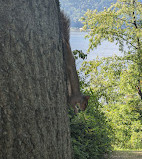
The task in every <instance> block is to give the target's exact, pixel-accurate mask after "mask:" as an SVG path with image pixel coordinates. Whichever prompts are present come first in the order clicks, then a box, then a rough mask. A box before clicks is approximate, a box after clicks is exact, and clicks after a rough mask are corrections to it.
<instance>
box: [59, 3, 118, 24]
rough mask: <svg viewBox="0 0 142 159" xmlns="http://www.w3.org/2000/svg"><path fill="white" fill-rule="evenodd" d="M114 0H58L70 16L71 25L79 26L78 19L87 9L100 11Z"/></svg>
mask: <svg viewBox="0 0 142 159" xmlns="http://www.w3.org/2000/svg"><path fill="white" fill-rule="evenodd" d="M115 2H116V0H78V1H74V0H60V5H61V8H62V9H63V10H64V11H65V12H66V13H67V14H68V15H69V16H70V18H71V26H72V27H81V26H82V24H81V22H79V21H78V20H79V19H80V18H81V17H82V16H83V15H84V13H85V12H86V11H87V9H91V10H94V9H97V10H98V11H101V10H103V9H104V7H106V8H108V7H110V5H111V3H115Z"/></svg>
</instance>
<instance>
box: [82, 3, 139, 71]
mask: <svg viewBox="0 0 142 159" xmlns="http://www.w3.org/2000/svg"><path fill="white" fill-rule="evenodd" d="M82 21H84V22H83V23H84V29H88V28H89V29H91V31H90V32H89V34H88V35H87V36H86V37H88V38H89V40H90V46H89V50H90V49H93V48H94V47H97V46H98V45H99V44H101V42H102V41H103V40H108V41H110V42H116V44H117V43H118V44H119V49H120V50H121V51H124V50H125V48H124V44H127V59H129V60H132V61H134V62H136V61H137V62H138V60H139V64H140V63H141V61H142V28H141V22H142V4H141V2H138V1H137V0H127V1H126V0H118V1H117V3H115V4H113V5H111V7H109V8H108V9H104V11H101V12H98V11H97V10H93V11H92V10H88V11H87V12H86V14H85V15H84V17H83V18H82ZM125 51H126V50H125ZM141 69H142V68H141Z"/></svg>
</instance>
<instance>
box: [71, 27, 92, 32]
mask: <svg viewBox="0 0 142 159" xmlns="http://www.w3.org/2000/svg"><path fill="white" fill-rule="evenodd" d="M70 31H71V32H89V31H90V29H88V30H83V28H74V27H71V28H70Z"/></svg>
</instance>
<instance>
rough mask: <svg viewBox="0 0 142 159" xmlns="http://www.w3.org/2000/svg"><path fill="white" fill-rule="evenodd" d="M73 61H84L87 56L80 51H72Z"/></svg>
mask: <svg viewBox="0 0 142 159" xmlns="http://www.w3.org/2000/svg"><path fill="white" fill-rule="evenodd" d="M73 54H74V57H75V59H76V60H77V59H79V58H80V59H83V60H85V59H86V58H87V54H85V53H83V52H82V50H74V51H73Z"/></svg>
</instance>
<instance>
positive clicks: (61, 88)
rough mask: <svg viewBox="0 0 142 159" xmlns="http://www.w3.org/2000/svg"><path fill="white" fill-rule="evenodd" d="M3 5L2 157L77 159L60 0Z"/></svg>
mask: <svg viewBox="0 0 142 159" xmlns="http://www.w3.org/2000/svg"><path fill="white" fill-rule="evenodd" d="M0 4H1V5H0V158H1V159H25V158H28V159H34V158H36V159H41V158H42V159H67V158H68V159H71V158H72V156H71V144H70V131H69V123H68V116H67V108H66V105H67V95H66V90H67V88H66V81H65V73H64V72H65V71H64V60H63V51H62V41H61V34H60V26H59V25H60V22H59V21H60V20H59V4H58V0H36V1H34V0H26V1H24V0H6V1H3V0H0Z"/></svg>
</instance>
